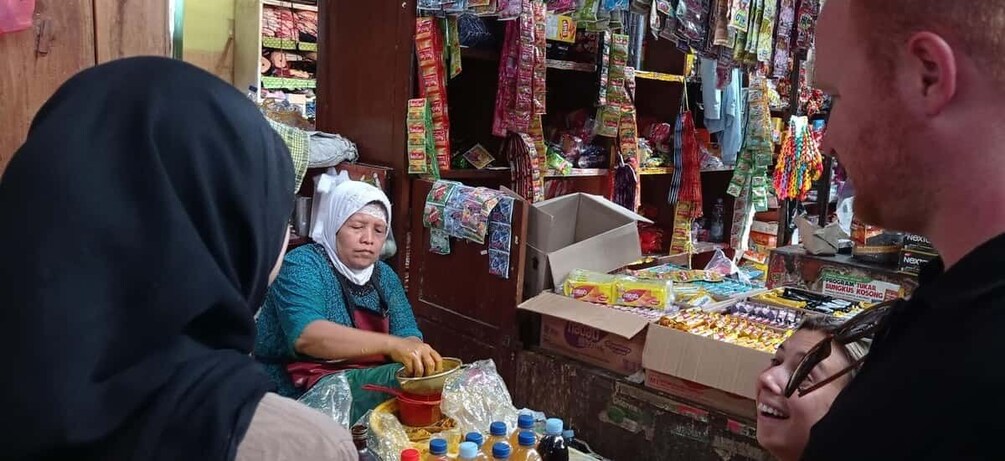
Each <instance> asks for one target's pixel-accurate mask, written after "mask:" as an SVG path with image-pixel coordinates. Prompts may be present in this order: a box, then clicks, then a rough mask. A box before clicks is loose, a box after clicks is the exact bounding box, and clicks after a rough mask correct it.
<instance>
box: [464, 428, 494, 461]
mask: <svg viewBox="0 0 1005 461" xmlns="http://www.w3.org/2000/svg"><path fill="white" fill-rule="evenodd" d="M464 441H465V443H467V442H470V443H473V444H475V457H474V458H471V459H476V460H479V461H488V459H489V457H488V455H486V454H485V452H484V451H482V446H483V445H485V439H484V438H483V437H482V435H481V434H479V433H477V432H468V434H467V435H465V436H464Z"/></svg>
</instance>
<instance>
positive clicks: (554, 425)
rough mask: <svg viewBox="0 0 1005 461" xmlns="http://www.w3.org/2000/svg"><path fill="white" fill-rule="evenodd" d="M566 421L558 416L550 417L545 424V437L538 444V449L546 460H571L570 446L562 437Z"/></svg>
mask: <svg viewBox="0 0 1005 461" xmlns="http://www.w3.org/2000/svg"><path fill="white" fill-rule="evenodd" d="M564 428H565V423H563V422H562V420H561V419H558V418H550V419H548V421H547V422H546V423H545V426H544V433H545V436H544V438H542V439H541V443H540V444H539V445H538V446H537V451H538V453H540V455H541V459H542V460H544V461H569V447H568V446H567V445H566V443H565V439H564V438H563V437H562V430H563V429H564Z"/></svg>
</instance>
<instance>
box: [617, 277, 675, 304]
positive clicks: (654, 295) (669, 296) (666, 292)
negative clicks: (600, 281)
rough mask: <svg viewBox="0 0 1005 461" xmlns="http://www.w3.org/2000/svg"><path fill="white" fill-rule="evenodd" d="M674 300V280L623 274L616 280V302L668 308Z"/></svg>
mask: <svg viewBox="0 0 1005 461" xmlns="http://www.w3.org/2000/svg"><path fill="white" fill-rule="evenodd" d="M673 302H674V294H673V282H671V281H669V280H643V279H639V278H635V277H628V276H623V277H619V278H618V279H617V280H616V281H615V282H614V304H617V305H619V306H632V307H645V308H648V309H655V310H667V309H669V308H670V307H671V306H672V305H673Z"/></svg>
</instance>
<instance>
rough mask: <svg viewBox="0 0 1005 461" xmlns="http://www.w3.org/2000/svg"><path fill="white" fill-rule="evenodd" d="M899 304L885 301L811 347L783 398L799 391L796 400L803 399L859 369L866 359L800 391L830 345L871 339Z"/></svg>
mask: <svg viewBox="0 0 1005 461" xmlns="http://www.w3.org/2000/svg"><path fill="white" fill-rule="evenodd" d="M900 301H901V300H899V299H897V300H893V301H887V302H884V303H881V304H877V305H876V306H873V307H871V308H869V309H868V310H866V311H864V312H862V313H860V314H858V315H856V316H855V317H852V318H851V319H849V320H848V321H847V322H845V323H844V324H843V325H841V326H840V327H838V329H837V330H835V331H834V332H833V333H830V334H828V335H827V337H825V338H824V339H822V340H821V341H820V342H819V343H817V344H816V345H815V346H813V347H812V348H811V349H810V351H809V352H807V353H806V355H805V356H804V357H803V359H802V360H800V361H799V365H796V370H795V371H794V372H792V376H791V377H789V382H788V384H787V385H786V386H785V398H789V397H792V394H794V393H795V392H796V391H797V390H798V391H799V396H800V397H803V396H805V395H806V394H809V393H810V392H813V391H815V390H817V389H820V388H821V387H824V386H826V385H828V384H830V383H832V382H834V381H835V380H837V379H838V378H840V377H842V376H844V375H846V374H848V373H850V372H851V371H852V370H854V369H856V368H858V367H859V366H861V365H862V362H863V361H865V356H862V357H861V358H859V359H858V360H855V362H854V363H852V364H851V365H848V366H847V367H845V368H844V369H842V370H841V371H839V372H837V373H835V374H834V375H833V376H830V377H829V378H827V379H824V380H823V381H820V382H818V383H815V384H813V385H812V386H809V387H805V388H803V387H800V386H802V385H803V382H804V381H806V377H808V376H809V375H810V372H811V371H813V369H814V368H816V366H817V365H819V364H820V362H823V361H824V360H826V359H827V357H830V355H831V344H832V343H838V344H840V345H842V346H843V345H846V344H851V343H854V342H856V341H859V340H862V339H864V338H868V337H871V336H872V335H873V334H875V333H876V331H877V330H879V326H880V324H881V323H882V321H883V319H884V318H886V316H887V314H889V313H890V310H891V309H892V308H893V306H896V305H897V304H898V303H899V302H900Z"/></svg>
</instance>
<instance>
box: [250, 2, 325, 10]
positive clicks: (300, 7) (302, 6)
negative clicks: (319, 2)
mask: <svg viewBox="0 0 1005 461" xmlns="http://www.w3.org/2000/svg"><path fill="white" fill-rule="evenodd" d="M262 4H264V5H269V6H278V7H280V8H293V9H295V10H306V11H315V12H316V11H317V10H318V7H317V6H316V5H305V4H303V3H296V2H284V1H281V0H262Z"/></svg>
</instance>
